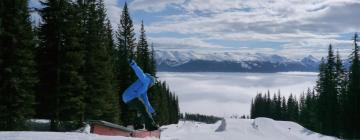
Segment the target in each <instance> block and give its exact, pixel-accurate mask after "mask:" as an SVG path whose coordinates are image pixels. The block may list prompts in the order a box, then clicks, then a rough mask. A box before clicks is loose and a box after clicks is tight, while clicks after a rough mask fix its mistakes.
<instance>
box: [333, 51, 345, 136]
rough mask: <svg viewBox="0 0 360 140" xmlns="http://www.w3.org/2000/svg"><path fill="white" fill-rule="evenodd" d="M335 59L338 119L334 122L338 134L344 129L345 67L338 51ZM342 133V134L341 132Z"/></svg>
mask: <svg viewBox="0 0 360 140" xmlns="http://www.w3.org/2000/svg"><path fill="white" fill-rule="evenodd" d="M335 59H336V61H335V82H336V91H337V96H338V98H337V99H338V111H339V113H338V120H336V122H337V123H338V124H337V125H338V126H339V134H340V132H341V133H342V132H343V131H344V123H345V121H344V117H345V116H344V115H345V103H346V81H347V78H346V74H345V68H344V66H343V64H342V60H341V58H340V54H339V51H337V53H336V58H335ZM341 135H343V134H341Z"/></svg>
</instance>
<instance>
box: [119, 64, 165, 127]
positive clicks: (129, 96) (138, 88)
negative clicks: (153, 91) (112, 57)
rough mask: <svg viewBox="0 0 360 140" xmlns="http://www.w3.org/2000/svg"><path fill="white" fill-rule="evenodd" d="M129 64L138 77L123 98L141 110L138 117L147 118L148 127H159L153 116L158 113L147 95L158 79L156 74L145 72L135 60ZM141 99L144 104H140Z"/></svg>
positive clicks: (137, 109)
mask: <svg viewBox="0 0 360 140" xmlns="http://www.w3.org/2000/svg"><path fill="white" fill-rule="evenodd" d="M129 64H130V66H131V68H132V69H133V70H134V72H135V74H136V76H137V77H138V79H137V80H136V81H135V82H134V83H133V84H131V85H130V86H129V87H128V88H127V89H126V90H125V92H124V93H123V95H122V100H123V101H124V102H125V103H126V104H129V105H131V106H133V107H135V108H136V111H140V112H141V114H139V113H137V117H140V116H142V119H143V120H145V124H146V127H147V129H150V130H155V129H158V125H157V124H156V123H155V121H154V119H153V117H154V116H155V115H156V114H155V110H154V109H153V107H152V106H151V104H150V102H149V99H148V96H147V91H148V89H149V88H151V87H152V86H154V85H155V83H156V79H155V77H154V76H151V75H150V74H148V73H144V72H143V71H142V69H141V68H140V67H139V66H138V65H137V64H136V62H135V61H134V60H130V61H129ZM139 101H140V102H141V103H142V105H139V103H138V102H139ZM144 106H145V109H144ZM145 114H146V115H145Z"/></svg>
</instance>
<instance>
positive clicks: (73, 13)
mask: <svg viewBox="0 0 360 140" xmlns="http://www.w3.org/2000/svg"><path fill="white" fill-rule="evenodd" d="M42 4H43V5H44V8H43V9H42V10H41V11H40V14H41V16H42V19H43V24H42V25H41V26H40V31H39V39H40V48H39V57H38V58H39V62H40V65H39V71H40V84H39V91H38V95H37V96H36V98H37V101H38V106H37V113H38V117H40V118H50V119H51V120H52V121H51V127H52V130H57V129H58V128H59V127H60V126H59V125H60V123H59V122H62V121H70V120H71V121H72V122H75V125H80V124H81V123H82V121H83V119H84V90H85V82H84V80H83V77H82V76H81V74H80V73H81V68H82V66H83V65H84V49H83V48H82V47H81V45H80V36H81V30H79V29H80V23H81V22H80V20H81V18H78V17H79V11H78V8H77V7H76V6H75V5H74V4H73V3H71V2H69V1H67V0H49V1H46V2H42ZM69 112H73V113H69Z"/></svg>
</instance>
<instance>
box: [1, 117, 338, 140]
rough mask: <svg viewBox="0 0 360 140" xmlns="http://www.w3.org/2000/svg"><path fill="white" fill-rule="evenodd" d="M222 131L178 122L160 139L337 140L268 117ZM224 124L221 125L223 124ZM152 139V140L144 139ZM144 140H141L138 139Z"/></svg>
mask: <svg viewBox="0 0 360 140" xmlns="http://www.w3.org/2000/svg"><path fill="white" fill-rule="evenodd" d="M225 121H226V126H225V130H224V131H222V132H215V130H216V129H217V128H218V127H219V125H220V124H221V123H222V122H221V121H219V122H217V123H215V124H204V123H199V122H192V121H185V122H184V121H181V122H179V124H173V125H168V126H164V127H162V128H161V129H163V131H162V133H161V139H163V140H240V139H241V140H335V139H337V138H334V137H329V136H324V135H320V134H318V133H315V132H312V131H309V130H307V129H306V128H304V127H302V126H300V125H299V124H297V123H294V122H288V121H274V120H272V119H268V118H257V119H254V120H249V119H225ZM223 123H224V122H223ZM146 139H147V140H155V139H156V138H146ZM0 140H140V139H139V138H128V137H119V136H100V135H95V134H85V133H56V132H0ZM142 140H144V139H142Z"/></svg>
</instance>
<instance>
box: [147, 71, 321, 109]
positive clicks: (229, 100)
mask: <svg viewBox="0 0 360 140" xmlns="http://www.w3.org/2000/svg"><path fill="white" fill-rule="evenodd" d="M158 77H159V79H160V80H164V81H166V82H167V83H168V85H169V86H170V89H171V90H172V91H173V92H175V93H176V94H177V95H178V96H179V101H180V102H179V106H180V109H181V112H191V113H202V114H209V115H217V116H231V115H243V114H245V115H248V114H249V112H250V104H251V99H252V98H254V97H255V95H256V93H258V92H262V93H264V92H267V91H268V90H270V93H274V92H277V91H278V90H280V91H281V95H284V96H289V95H290V94H291V93H293V94H295V95H297V96H299V95H300V94H301V93H302V92H303V91H306V90H307V88H313V87H314V86H315V84H316V79H317V73H315V72H279V73H237V72H234V73H233V72H224V73H223V72H195V73H193V72H192V73H183V72H159V73H158ZM150 94H152V93H150ZM153 94H156V93H153Z"/></svg>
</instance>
